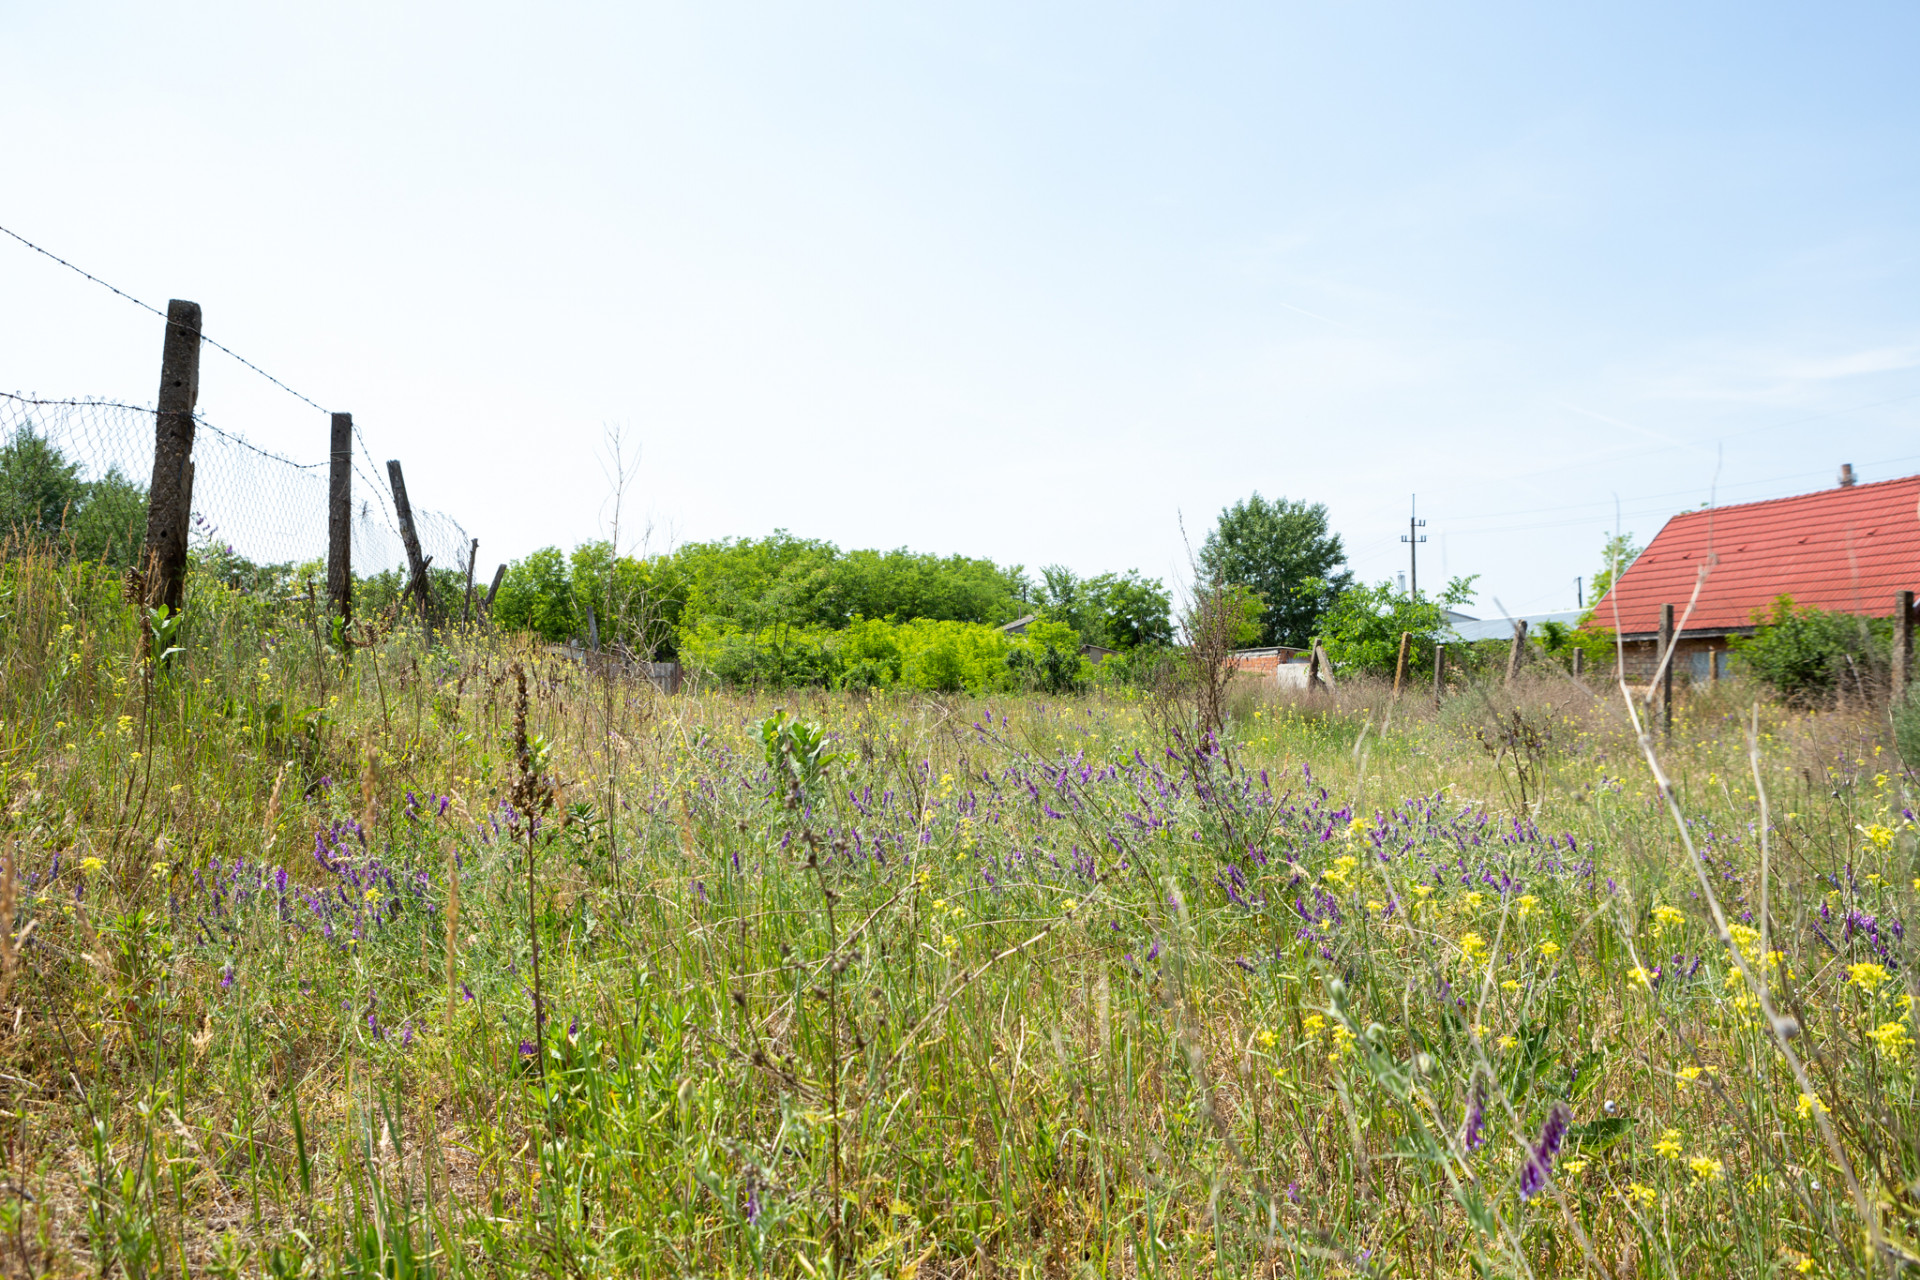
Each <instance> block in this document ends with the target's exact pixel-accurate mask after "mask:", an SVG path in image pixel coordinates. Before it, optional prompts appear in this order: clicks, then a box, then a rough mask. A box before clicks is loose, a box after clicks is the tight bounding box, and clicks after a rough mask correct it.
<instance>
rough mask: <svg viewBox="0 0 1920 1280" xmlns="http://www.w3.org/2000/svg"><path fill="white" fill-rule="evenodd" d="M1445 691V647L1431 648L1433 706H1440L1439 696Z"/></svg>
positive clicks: (1440, 645) (1436, 646)
mask: <svg viewBox="0 0 1920 1280" xmlns="http://www.w3.org/2000/svg"><path fill="white" fill-rule="evenodd" d="M1446 690H1447V646H1446V645H1444V644H1437V645H1435V646H1433V705H1434V706H1436V707H1437V706H1439V705H1440V696H1441V695H1442V694H1443V693H1445V692H1446Z"/></svg>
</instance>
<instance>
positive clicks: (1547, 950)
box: [1540, 938, 1560, 960]
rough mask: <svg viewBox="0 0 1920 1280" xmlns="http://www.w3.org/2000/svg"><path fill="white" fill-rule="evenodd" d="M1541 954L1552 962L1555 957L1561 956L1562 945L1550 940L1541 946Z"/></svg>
mask: <svg viewBox="0 0 1920 1280" xmlns="http://www.w3.org/2000/svg"><path fill="white" fill-rule="evenodd" d="M1540 954H1541V955H1543V956H1545V957H1546V958H1547V959H1549V960H1551V959H1553V958H1554V957H1555V956H1557V955H1559V954H1560V944H1559V943H1557V942H1555V941H1554V940H1553V939H1552V938H1548V939H1547V940H1546V941H1545V942H1542V943H1541V944H1540Z"/></svg>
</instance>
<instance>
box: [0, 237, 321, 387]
mask: <svg viewBox="0 0 1920 1280" xmlns="http://www.w3.org/2000/svg"><path fill="white" fill-rule="evenodd" d="M0 232H4V233H5V234H7V235H9V236H11V237H12V238H13V239H15V240H18V241H19V242H20V243H21V244H23V245H25V246H27V248H29V249H31V250H33V251H34V252H35V253H37V254H39V255H41V256H42V257H45V258H51V259H53V261H55V262H57V263H59V264H60V265H61V266H63V267H65V268H66V269H67V270H69V271H72V272H74V273H76V274H78V275H82V276H85V277H86V278H87V279H89V280H91V281H93V282H94V283H95V284H97V285H99V286H100V287H101V288H102V289H105V290H107V291H108V292H109V293H112V294H115V295H117V296H118V297H122V298H125V299H126V300H127V301H128V302H131V303H132V304H133V305H134V306H136V307H139V308H141V309H143V310H146V311H151V312H152V313H153V314H154V315H156V316H159V317H160V318H161V319H162V320H165V321H166V322H167V323H168V324H172V323H173V320H172V319H171V318H170V317H169V316H168V315H167V313H166V312H164V311H162V310H161V309H160V308H158V307H156V306H154V305H153V304H152V303H151V302H142V301H141V300H140V299H138V298H136V297H134V296H133V295H132V294H130V293H128V292H127V291H126V290H125V289H117V288H115V287H114V286H113V285H110V284H108V283H107V282H106V281H105V280H102V279H101V278H100V277H99V276H96V275H94V274H93V273H92V272H91V271H86V270H83V269H82V268H80V267H76V266H75V265H74V264H73V263H71V262H68V261H67V260H66V259H65V258H63V257H61V256H60V255H59V254H57V253H54V252H53V251H52V250H50V249H43V248H41V247H40V246H39V245H37V244H35V243H34V242H33V241H31V240H29V239H27V238H26V237H25V236H23V235H21V234H20V233H19V232H18V231H15V230H13V229H12V228H10V227H0ZM200 341H202V342H204V343H206V344H207V345H208V346H210V347H212V348H213V349H214V350H215V351H222V352H225V353H226V354H227V355H230V356H232V357H233V358H234V359H235V360H238V361H239V362H240V363H241V364H243V365H245V366H247V368H249V369H251V370H253V371H254V372H255V373H257V374H259V375H260V376H261V377H263V378H265V379H266V380H267V381H268V382H271V383H272V384H273V385H274V386H276V387H278V388H280V389H281V390H282V391H284V392H286V393H287V394H288V395H290V396H292V397H293V398H294V399H295V400H300V401H303V402H305V403H306V404H309V405H312V406H313V407H314V408H316V409H320V412H322V413H325V412H327V410H325V409H321V408H320V405H319V403H318V402H317V401H314V400H311V399H309V398H308V397H306V396H303V395H301V394H300V393H299V392H298V391H295V390H294V389H293V388H292V387H290V386H288V385H287V384H286V383H284V382H282V381H280V379H278V378H276V377H274V376H273V375H272V374H270V373H268V372H267V371H266V370H265V369H262V368H261V367H260V366H259V365H257V364H255V363H254V362H253V361H251V360H249V359H247V358H246V357H245V356H243V355H241V354H240V353H239V352H238V351H235V350H234V349H233V348H232V347H229V346H224V345H222V344H221V343H218V342H215V341H214V340H213V339H212V338H209V337H208V336H207V335H206V332H205V331H204V330H202V331H201V334H200Z"/></svg>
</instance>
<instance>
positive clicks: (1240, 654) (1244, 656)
mask: <svg viewBox="0 0 1920 1280" xmlns="http://www.w3.org/2000/svg"><path fill="white" fill-rule="evenodd" d="M1306 660H1307V651H1306V650H1305V649H1294V648H1289V647H1288V646H1286V645H1275V646H1273V647H1271V648H1266V649H1235V650H1234V651H1233V652H1232V653H1230V654H1228V655H1227V662H1228V664H1229V665H1231V666H1232V667H1233V669H1234V670H1236V671H1248V672H1251V673H1253V674H1254V675H1260V676H1270V675H1273V674H1274V673H1275V671H1276V670H1277V669H1278V668H1280V667H1283V666H1285V665H1286V664H1287V663H1289V662H1305V661H1306Z"/></svg>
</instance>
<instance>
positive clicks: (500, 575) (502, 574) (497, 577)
mask: <svg viewBox="0 0 1920 1280" xmlns="http://www.w3.org/2000/svg"><path fill="white" fill-rule="evenodd" d="M506 577H507V566H505V565H501V566H500V567H499V568H498V569H495V570H494V571H493V585H491V586H489V587H488V588H487V602H486V605H485V608H486V611H487V621H488V622H492V621H493V597H494V595H495V594H496V593H497V592H498V591H499V590H500V584H501V583H502V582H504V581H505V580H506Z"/></svg>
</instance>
